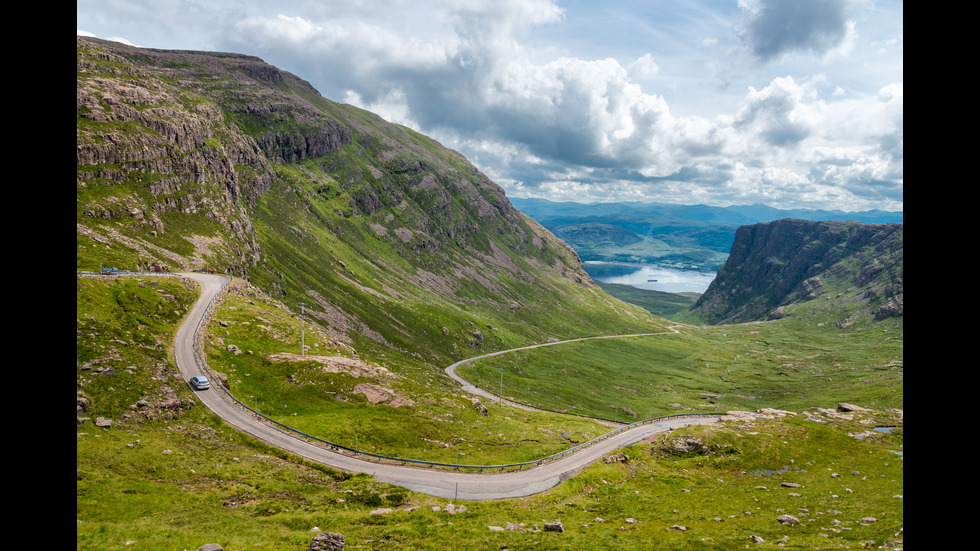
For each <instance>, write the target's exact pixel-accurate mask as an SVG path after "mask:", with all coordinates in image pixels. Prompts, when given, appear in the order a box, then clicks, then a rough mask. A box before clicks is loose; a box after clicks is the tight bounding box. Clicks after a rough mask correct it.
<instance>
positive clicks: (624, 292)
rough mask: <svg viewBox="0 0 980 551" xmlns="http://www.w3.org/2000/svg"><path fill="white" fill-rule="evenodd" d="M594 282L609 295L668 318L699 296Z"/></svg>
mask: <svg viewBox="0 0 980 551" xmlns="http://www.w3.org/2000/svg"><path fill="white" fill-rule="evenodd" d="M596 284H597V285H598V286H599V287H601V288H602V290H603V291H605V292H607V293H609V294H610V296H614V297H616V298H618V299H619V300H621V301H623V302H628V303H630V304H635V305H637V306H639V307H641V308H643V309H644V310H646V311H648V312H650V313H653V314H656V315H658V316H661V317H665V318H669V319H672V316H673V315H674V314H677V313H678V312H681V311H683V310H684V309H685V308H688V307H689V306H691V305H692V304H694V302H695V301H696V300H697V299H698V297H699V296H700V294H699V293H665V292H663V291H653V290H649V289H640V288H638V287H634V286H632V285H623V284H621V283H606V282H603V281H596Z"/></svg>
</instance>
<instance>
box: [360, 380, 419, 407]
mask: <svg viewBox="0 0 980 551" xmlns="http://www.w3.org/2000/svg"><path fill="white" fill-rule="evenodd" d="M354 394H363V395H364V396H365V397H366V398H367V399H368V401H369V402H371V403H372V404H386V405H389V406H392V407H396V408H397V407H401V406H414V405H415V402H413V401H412V400H409V399H408V398H405V397H404V396H399V395H397V394H395V391H394V390H391V389H390V388H387V387H383V386H381V385H375V384H370V383H361V384H359V385H357V386H355V387H354Z"/></svg>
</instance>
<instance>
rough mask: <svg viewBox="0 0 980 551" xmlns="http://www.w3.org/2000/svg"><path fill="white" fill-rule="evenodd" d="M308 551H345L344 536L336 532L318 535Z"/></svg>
mask: <svg viewBox="0 0 980 551" xmlns="http://www.w3.org/2000/svg"><path fill="white" fill-rule="evenodd" d="M307 551H344V535H343V534H337V533H334V532H324V533H322V534H317V535H316V536H314V537H313V541H311V542H310V547H309V548H308V549H307Z"/></svg>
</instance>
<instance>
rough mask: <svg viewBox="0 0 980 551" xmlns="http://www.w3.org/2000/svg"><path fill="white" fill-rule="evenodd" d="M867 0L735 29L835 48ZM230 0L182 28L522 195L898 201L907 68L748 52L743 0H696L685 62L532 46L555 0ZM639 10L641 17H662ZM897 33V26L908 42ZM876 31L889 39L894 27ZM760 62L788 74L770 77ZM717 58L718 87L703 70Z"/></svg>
mask: <svg viewBox="0 0 980 551" xmlns="http://www.w3.org/2000/svg"><path fill="white" fill-rule="evenodd" d="M107 1H109V0H107ZM864 1H865V0H819V1H818V0H793V1H789V2H781V1H777V0H740V2H739V5H738V8H739V9H740V10H741V12H740V13H742V14H744V16H745V19H744V21H743V22H742V23H741V25H740V26H738V27H737V30H738V31H739V36H740V38H741V39H742V40H743V41H744V42H743V44H745V45H747V46H748V50H749V51H750V52H751V54H752V55H753V56H754V58H755V59H756V60H762V61H765V62H771V61H776V60H779V59H783V60H784V61H785V58H786V54H788V53H792V52H798V53H805V54H810V55H809V56H808V57H809V58H811V59H813V58H818V57H821V56H824V59H825V56H826V54H828V53H830V52H832V51H836V52H842V51H845V49H846V48H847V47H849V45H850V44H851V42H850V40H852V39H853V38H854V37H855V36H856V35H855V33H854V31H855V26H854V22H853V14H854V11H855V10H856V9H857V7H859V6H861V5H864V4H862V3H861V2H864ZM131 4H135V7H134V6H130V7H129V8H126V9H123V10H121V11H120V15H122V16H124V17H125V21H126V22H127V24H130V23H133V24H134V26H133V27H131V28H140V26H139V25H135V23H134V22H135V21H136V20H137V19H138V18H139V17H143V16H144V15H145V14H144V13H143V12H144V11H146V10H147V9H148V8H147V7H148V6H150V5H151V4H150V3H145V4H140V3H138V2H137V3H131ZM164 4H166V6H169V7H166V6H165V7H164V8H161V9H162V10H163V11H162V12H160V13H162V14H164V15H167V16H170V15H173V14H174V13H176V12H179V11H181V9H178V7H180V6H184V7H185V8H186V6H189V5H191V4H192V3H191V2H189V0H183V1H182V0H172V1H170V2H164ZM219 4H220V3H219V2H212V3H209V4H207V5H208V6H209V8H208V9H207V10H205V9H203V8H201V7H200V6H198V7H196V8H195V9H194V11H193V14H194V15H196V16H197V19H195V20H193V21H190V22H189V23H188V25H189V26H191V27H193V29H192V30H193V34H194V36H195V37H196V38H195V39H196V40H202V41H206V42H208V43H209V44H212V45H213V48H214V49H219V50H225V51H238V52H243V53H249V54H252V55H257V56H259V57H262V58H263V59H265V60H266V61H269V62H270V63H273V64H275V65H277V66H279V67H282V68H283V69H286V70H288V71H290V72H293V73H295V74H297V75H299V76H301V77H302V78H304V79H306V80H308V81H310V82H311V83H313V85H314V86H315V87H317V89H318V90H319V91H320V92H321V93H322V94H323V95H324V96H326V97H328V98H331V99H334V100H337V101H344V102H348V103H352V104H355V105H357V106H360V107H363V108H365V109H368V110H371V111H373V112H376V113H378V114H380V115H381V116H383V117H385V118H386V119H388V120H391V121H393V122H397V123H400V124H405V125H407V126H411V127H413V128H415V129H417V130H420V131H422V132H423V133H426V134H429V135H431V136H432V137H434V138H435V139H437V140H439V141H441V142H442V143H444V144H446V145H448V146H450V147H453V148H455V149H458V150H460V151H461V152H463V153H464V154H465V155H466V156H467V157H468V158H469V159H470V160H471V161H473V162H474V163H475V164H477V166H478V167H480V168H481V169H482V170H483V171H484V172H486V173H487V174H488V176H490V177H491V178H493V179H494V180H495V181H497V182H498V183H500V184H501V185H503V186H504V187H505V188H506V189H507V190H508V193H511V194H512V195H518V196H547V197H550V198H553V199H574V200H613V199H617V200H631V199H632V200H648V201H649V200H659V201H668V202H679V203H692V202H708V203H712V204H731V203H744V202H765V203H769V204H773V203H774V202H777V201H778V202H780V203H781V204H782V205H785V206H806V205H807V204H809V203H808V202H810V201H812V202H815V203H819V204H820V206H841V205H849V206H852V207H855V208H863V207H867V206H868V205H875V204H876V203H875V202H876V201H877V202H879V204H880V205H881V206H886V208H887V207H891V208H901V202H902V178H903V176H902V170H903V169H902V150H903V146H904V144H903V137H902V136H903V134H902V124H903V122H902V109H903V105H902V97H903V95H902V84H901V81H900V78H901V77H900V71H899V77H898V79H897V80H896V81H895V82H891V83H889V82H885V83H880V84H879V85H878V87H877V89H874V90H872V91H870V92H868V91H862V90H859V89H854V88H853V82H854V81H853V79H849V80H843V79H842V80H835V79H834V78H833V77H832V76H827V75H814V74H811V73H806V74H803V73H800V74H794V73H792V72H791V71H792V69H793V67H791V66H790V64H789V63H788V62H785V63H763V64H756V66H755V67H748V65H746V66H740V65H739V63H740V58H738V56H737V55H736V53H735V50H734V49H732V48H729V47H726V46H730V45H731V44H730V43H729V42H728V41H727V39H726V38H724V37H725V36H726V35H729V36H730V34H731V32H732V31H733V30H736V26H737V25H738V23H737V22H736V18H737V15H738V13H736V12H734V11H733V10H734V7H733V8H732V9H731V10H729V11H725V12H724V13H720V11H723V10H721V9H720V8H718V7H717V6H715V5H714V4H710V3H704V5H701V4H700V3H698V2H696V3H695V4H696V9H697V10H698V11H697V12H696V16H697V20H698V22H699V23H698V25H699V27H698V31H697V33H690V32H687V33H681V36H675V37H672V38H671V39H670V40H671V47H672V48H674V47H676V46H677V45H678V44H680V43H682V42H683V41H684V40H688V41H689V42H690V44H691V48H690V50H688V52H697V56H700V57H691V58H690V59H684V60H683V61H681V62H679V61H678V60H677V59H676V58H672V57H670V56H669V55H667V54H666V53H664V51H663V50H658V45H659V44H658V42H657V41H656V40H649V41H643V40H641V39H640V37H638V38H636V39H631V41H632V43H635V44H636V45H635V46H634V47H633V48H632V49H630V50H628V52H626V53H623V54H621V55H603V56H596V57H592V58H590V57H586V56H585V55H583V54H582V53H581V51H582V49H581V48H578V49H577V50H576V51H578V52H579V53H578V54H571V53H570V52H569V51H568V50H565V49H562V48H559V47H549V48H547V49H542V48H535V47H534V46H532V45H540V42H537V41H536V39H538V38H539V37H540V36H542V33H544V35H546V36H561V32H562V29H564V28H565V24H566V23H565V22H566V18H567V17H568V16H569V14H568V13H566V9H568V10H572V9H582V8H580V7H579V6H577V5H576V4H569V5H568V7H567V8H563V7H562V5H559V4H558V3H557V2H556V1H553V0H499V1H497V2H483V1H479V0H428V1H423V0H419V1H416V2H408V1H407V0H376V1H372V2H340V1H335V0H318V1H316V2H307V1H304V0H289V1H284V2H279V3H273V4H248V3H243V2H231V3H229V6H231V7H230V8H228V9H219V8H218V7H217V6H218V5H219ZM82 5H86V6H88V5H92V6H97V5H98V4H97V3H93V2H90V1H89V0H79V10H80V12H81V10H82ZM194 5H195V6H197V4H196V3H194ZM601 5H604V4H602V3H596V6H601ZM140 6H143V8H140ZM92 9H95V8H92ZM187 9H189V8H187ZM597 9H601V8H597ZM664 9H667V8H664ZM726 9H727V8H726ZM679 10H680V8H679V7H678V6H672V7H671V8H669V12H670V14H669V15H670V16H671V17H674V19H672V20H671V21H672V22H677V23H678V24H679V25H682V24H683V21H684V19H683V17H682V16H683V15H684V13H683V12H681V11H679ZM637 12H638V13H639V11H638V10H637ZM899 21H900V14H899ZM631 23H636V24H635V25H631V27H630V28H631V29H635V30H637V31H639V30H642V29H643V28H645V27H653V26H655V25H656V24H657V23H658V22H657V21H655V20H653V19H651V20H650V21H633V22H631ZM81 24H82V22H81V21H80V25H81ZM709 24H710V25H714V26H713V27H710V29H709ZM143 25H144V26H147V27H148V25H147V24H146V22H145V20H144V22H143ZM701 25H704V26H701ZM160 26H161V28H165V29H177V28H179V27H178V26H176V22H175V21H174V22H168V23H161V25H160ZM574 28H575V30H576V31H581V30H582V27H581V26H576V27H574ZM688 30H690V29H688ZM592 31H593V32H605V30H604V29H593V30H592ZM549 33H550V34H549ZM900 33H901V29H900V26H899V29H898V37H897V38H898V39H899V40H900V36H901V35H900ZM664 35H665V32H664V31H663V30H658V31H657V32H656V33H654V34H653V36H655V37H662V36H664ZM581 36H582V35H581V33H577V34H576V38H580V37H581ZM876 39H877V40H878V42H877V44H885V43H887V40H888V39H889V35H887V34H880V35H879V36H877V37H876ZM899 44H900V43H899ZM154 47H161V46H157V45H154ZM163 47H183V46H179V45H167V46H163ZM186 47H188V48H200V47H201V46H200V45H199V44H197V43H195V44H190V45H188V46H186ZM604 51H609V52H611V51H612V49H611V48H609V49H605V50H604ZM743 51H744V50H743ZM875 51H876V52H878V51H879V48H877V47H876V49H875ZM879 54H880V52H879ZM687 55H691V56H695V54H694V53H688V54H687ZM838 59H842V58H838ZM899 63H900V62H899ZM759 66H763V67H775V68H780V69H782V70H785V72H784V73H772V72H766V73H764V76H763V73H762V72H761V71H760V72H758V74H756V72H757V71H758V67H759ZM719 68H724V70H725V72H726V81H725V82H726V84H727V85H728V86H727V87H725V88H724V89H723V90H722V89H719V88H718V87H717V86H713V85H709V84H707V83H708V82H712V81H713V79H714V78H715V76H714V75H715V74H716V73H717V72H718V71H719ZM821 69H822V70H824V68H823V67H822V68H821ZM681 70H683V71H684V75H683V78H677V74H676V73H677V72H678V71H681ZM699 72H700V73H701V74H699ZM665 73H673V74H669V75H665ZM667 82H670V83H672V84H671V85H672V86H676V85H678V84H677V83H681V84H680V85H681V86H682V87H683V90H684V92H685V93H683V94H678V93H676V92H674V90H673V89H671V88H669V87H668V86H667V84H665V83H667ZM735 82H739V83H741V84H740V85H741V88H739V87H738V86H736V85H734V84H733V83H735ZM722 92H723V93H725V101H724V104H723V105H724V107H723V108H722V107H719V106H716V105H714V104H713V103H710V102H711V101H712V100H702V103H701V104H698V103H693V104H692V103H690V102H689V103H688V104H686V105H685V106H684V109H682V110H681V111H682V112H684V113H685V115H684V116H680V115H676V114H674V113H673V112H672V110H671V106H670V105H669V102H668V100H667V99H666V98H667V97H668V96H669V97H671V98H673V101H679V100H684V99H686V98H685V97H684V96H685V95H686V96H694V95H698V97H699V98H703V97H721V96H720V95H716V96H709V95H708V94H710V93H714V94H719V93H722ZM709 112H710V113H712V114H708V113H709ZM718 113H720V114H718Z"/></svg>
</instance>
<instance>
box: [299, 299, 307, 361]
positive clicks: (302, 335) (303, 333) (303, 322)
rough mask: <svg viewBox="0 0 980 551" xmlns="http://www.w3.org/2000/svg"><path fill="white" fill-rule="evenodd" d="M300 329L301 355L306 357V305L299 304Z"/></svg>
mask: <svg viewBox="0 0 980 551" xmlns="http://www.w3.org/2000/svg"><path fill="white" fill-rule="evenodd" d="M299 311H300V314H299V327H300V338H299V355H300V356H305V355H306V320H305V316H306V303H304V302H301V303H299Z"/></svg>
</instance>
